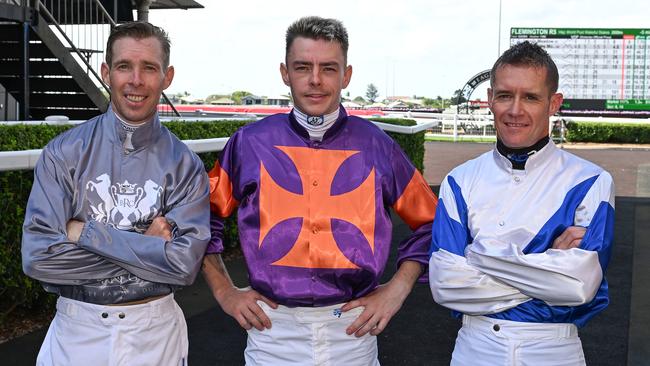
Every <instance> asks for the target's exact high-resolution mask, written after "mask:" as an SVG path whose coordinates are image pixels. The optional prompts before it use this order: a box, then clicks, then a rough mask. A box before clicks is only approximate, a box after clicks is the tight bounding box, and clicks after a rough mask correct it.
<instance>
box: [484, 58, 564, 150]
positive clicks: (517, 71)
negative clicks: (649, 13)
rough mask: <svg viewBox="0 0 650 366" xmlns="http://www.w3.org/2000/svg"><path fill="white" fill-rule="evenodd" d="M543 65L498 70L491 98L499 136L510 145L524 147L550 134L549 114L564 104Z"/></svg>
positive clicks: (507, 65) (491, 106)
mask: <svg viewBox="0 0 650 366" xmlns="http://www.w3.org/2000/svg"><path fill="white" fill-rule="evenodd" d="M546 73H547V71H546V69H545V68H543V67H533V66H517V65H509V64H506V65H503V66H501V67H499V68H497V70H496V75H495V76H494V79H493V80H494V81H493V84H492V87H491V88H490V89H488V102H489V104H490V110H491V111H492V113H493V114H494V126H495V128H496V130H497V137H498V138H499V139H500V140H501V142H503V143H504V144H505V145H506V146H508V147H510V148H515V149H516V148H524V147H529V146H532V145H533V144H535V143H536V142H537V141H539V140H540V139H542V138H543V137H544V136H548V132H549V117H550V116H552V115H554V114H555V113H556V112H557V111H558V110H559V109H560V106H561V105H562V99H563V98H562V94H560V93H552V92H551V90H550V88H549V86H548V85H547V79H546Z"/></svg>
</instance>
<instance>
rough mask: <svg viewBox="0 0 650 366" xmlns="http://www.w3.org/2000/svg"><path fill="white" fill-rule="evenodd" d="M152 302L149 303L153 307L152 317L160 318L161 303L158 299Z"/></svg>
mask: <svg viewBox="0 0 650 366" xmlns="http://www.w3.org/2000/svg"><path fill="white" fill-rule="evenodd" d="M152 302H153V304H152V303H150V304H149V306H150V307H151V317H152V318H159V317H160V303H158V302H157V301H152Z"/></svg>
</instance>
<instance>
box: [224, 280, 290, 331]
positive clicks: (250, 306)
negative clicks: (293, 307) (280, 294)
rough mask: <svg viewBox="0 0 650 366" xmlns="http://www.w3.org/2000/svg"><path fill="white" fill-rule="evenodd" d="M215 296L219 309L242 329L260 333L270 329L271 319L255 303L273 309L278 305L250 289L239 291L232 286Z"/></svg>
mask: <svg viewBox="0 0 650 366" xmlns="http://www.w3.org/2000/svg"><path fill="white" fill-rule="evenodd" d="M215 296H218V297H217V302H218V303H219V305H220V306H221V309H223V311H224V312H225V313H226V314H228V315H230V316H232V317H233V318H235V320H237V322H238V323H239V325H241V327H242V328H244V329H246V330H249V329H251V328H252V327H255V329H257V330H260V331H261V330H264V329H265V328H266V329H271V319H269V317H268V315H266V313H265V312H264V310H262V308H261V307H260V306H259V305H258V304H257V301H258V300H262V301H264V302H265V303H266V304H267V305H268V306H270V307H272V308H273V309H275V308H277V307H278V305H277V304H276V303H274V302H273V301H271V300H269V299H268V298H266V297H265V296H263V295H261V294H260V293H259V292H257V291H255V290H253V289H252V288H250V287H246V288H244V289H240V288H237V287H234V286H233V287H229V288H227V289H223V290H222V291H220V292H219V293H218V294H215Z"/></svg>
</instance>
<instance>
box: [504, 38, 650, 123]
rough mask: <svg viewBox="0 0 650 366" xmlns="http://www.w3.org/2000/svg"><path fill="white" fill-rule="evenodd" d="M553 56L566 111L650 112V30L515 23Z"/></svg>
mask: <svg viewBox="0 0 650 366" xmlns="http://www.w3.org/2000/svg"><path fill="white" fill-rule="evenodd" d="M525 40H528V41H530V42H533V43H537V44H539V45H540V46H542V47H544V49H545V50H546V51H547V52H548V53H549V54H550V55H551V57H553V60H554V61H555V63H556V64H557V67H558V71H559V73H560V84H559V91H560V92H562V93H563V94H564V98H565V103H564V104H563V106H562V110H563V111H576V112H580V111H592V112H598V111H602V112H607V113H609V114H639V113H640V114H648V113H650V29H627V28H626V29H604V28H511V30H510V43H511V45H512V44H516V43H519V42H523V41H525Z"/></svg>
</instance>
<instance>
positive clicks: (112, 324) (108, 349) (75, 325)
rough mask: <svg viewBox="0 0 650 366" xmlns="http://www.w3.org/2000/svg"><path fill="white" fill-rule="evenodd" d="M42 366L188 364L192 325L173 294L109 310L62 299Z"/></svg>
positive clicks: (45, 345) (39, 360)
mask: <svg viewBox="0 0 650 366" xmlns="http://www.w3.org/2000/svg"><path fill="white" fill-rule="evenodd" d="M56 310H57V311H56V316H55V317H54V319H53V320H52V323H51V324H50V328H49V329H48V331H47V335H46V336H45V340H44V341H43V345H42V346H41V350H40V352H39V353H38V358H37V360H36V365H37V366H50V365H52V366H54V365H56V366H58V365H61V366H63V365H65V366H89V365H93V366H122V365H129V366H134V365H142V366H148V365H151V366H159V365H162V366H167V365H169V366H178V365H181V366H185V365H187V352H188V340H187V325H186V324H185V317H184V316H183V312H182V310H181V309H180V307H179V306H178V305H177V304H176V302H175V301H174V295H173V294H170V295H167V296H165V297H162V298H160V299H156V300H153V301H151V302H148V303H145V304H138V305H125V306H106V305H95V304H89V303H85V302H81V301H76V300H71V299H68V298H65V297H59V299H58V300H57V303H56Z"/></svg>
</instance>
